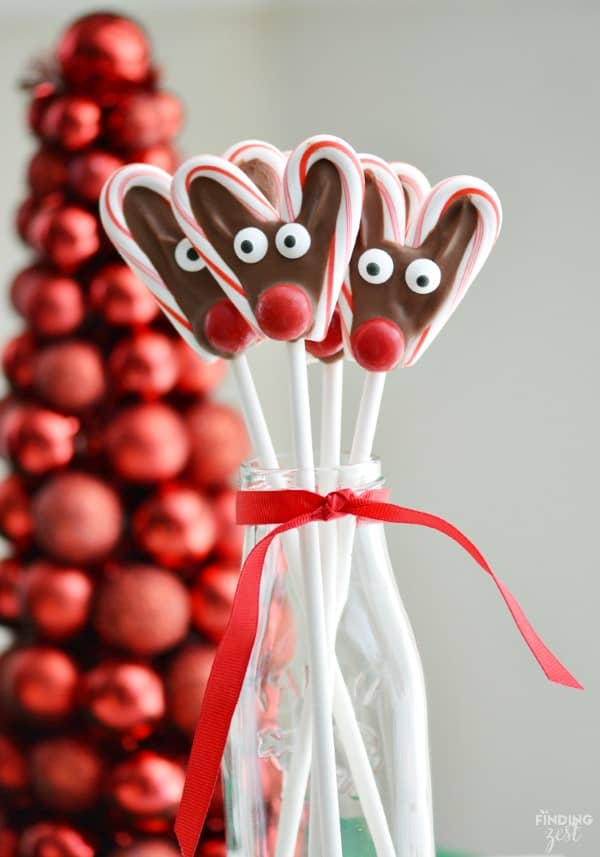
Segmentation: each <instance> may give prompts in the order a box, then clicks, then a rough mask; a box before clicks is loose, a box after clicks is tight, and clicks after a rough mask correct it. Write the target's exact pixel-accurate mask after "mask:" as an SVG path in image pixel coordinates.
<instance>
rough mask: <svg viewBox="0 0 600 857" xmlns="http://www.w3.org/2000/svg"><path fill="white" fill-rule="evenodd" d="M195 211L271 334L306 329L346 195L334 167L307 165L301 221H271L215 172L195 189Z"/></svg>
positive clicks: (287, 336)
mask: <svg viewBox="0 0 600 857" xmlns="http://www.w3.org/2000/svg"><path fill="white" fill-rule="evenodd" d="M189 197H190V204H191V207H192V211H193V213H194V216H195V218H196V220H197V221H198V223H199V224H200V225H201V227H202V229H203V231H204V233H205V234H206V237H207V238H208V240H209V241H210V243H211V244H212V246H213V247H214V249H215V250H216V251H217V253H218V254H219V256H220V257H221V258H222V259H223V260H224V261H225V263H226V264H227V266H228V267H229V268H230V269H231V270H232V271H233V272H234V273H235V275H236V277H237V278H238V280H239V281H240V283H242V285H243V288H244V292H245V294H246V297H247V300H248V303H249V304H250V308H251V310H252V312H253V313H254V315H255V317H256V320H257V321H258V324H259V326H260V328H261V330H262V331H264V333H265V334H266V335H267V336H269V337H270V338H272V339H282V340H294V339H299V338H301V337H303V336H305V335H306V334H307V333H308V332H309V330H310V328H311V326H312V323H313V318H314V312H315V307H316V304H317V301H318V299H319V294H320V291H321V286H322V283H323V279H324V277H325V270H326V266H327V258H328V253H329V245H330V243H331V239H332V237H333V233H334V230H335V223H336V218H337V213H338V209H339V206H340V199H341V184H340V179H339V176H338V173H337V170H336V169H335V167H334V166H333V165H332V164H330V163H329V162H327V161H319V162H317V163H316V164H315V165H314V166H313V167H312V168H311V169H310V171H309V172H308V175H307V178H306V184H305V187H304V202H303V206H302V209H301V210H300V213H299V215H298V217H297V218H296V220H295V222H293V223H285V222H284V221H283V220H281V219H277V220H273V221H270V222H265V221H263V220H260V219H259V218H257V217H255V216H254V215H253V213H252V212H251V211H250V210H249V209H248V208H246V207H245V206H244V205H242V204H241V203H240V201H239V200H238V199H237V198H236V196H235V195H233V194H231V193H230V192H229V191H228V190H227V189H226V188H224V187H223V186H222V185H220V184H218V183H217V182H214V181H212V180H211V179H209V178H202V177H200V178H197V179H194V181H192V183H191V185H190V188H189Z"/></svg>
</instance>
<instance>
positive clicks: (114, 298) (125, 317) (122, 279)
mask: <svg viewBox="0 0 600 857" xmlns="http://www.w3.org/2000/svg"><path fill="white" fill-rule="evenodd" d="M90 301H91V304H92V306H93V307H94V309H96V310H97V311H98V312H100V314H101V315H102V316H103V317H104V319H105V320H106V321H107V322H109V324H119V325H136V326H137V325H144V324H148V323H149V322H151V321H152V320H153V319H154V318H156V316H157V314H158V304H157V303H156V301H155V300H154V298H153V297H152V295H151V293H150V291H149V290H148V289H147V288H146V286H145V285H144V284H143V283H142V281H141V280H140V279H139V277H137V276H136V275H135V274H134V273H133V271H132V270H131V269H130V268H128V267H127V265H123V264H121V263H120V262H114V263H111V264H110V265H105V266H104V267H103V268H101V269H100V270H99V271H98V273H97V274H96V275H95V276H94V277H93V279H92V281H91V283H90Z"/></svg>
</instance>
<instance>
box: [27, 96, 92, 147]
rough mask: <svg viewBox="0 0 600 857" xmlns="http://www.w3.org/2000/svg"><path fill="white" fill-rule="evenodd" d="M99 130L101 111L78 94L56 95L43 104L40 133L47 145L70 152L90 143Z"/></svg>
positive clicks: (89, 100)
mask: <svg viewBox="0 0 600 857" xmlns="http://www.w3.org/2000/svg"><path fill="white" fill-rule="evenodd" d="M101 127H102V112H101V110H100V107H99V106H98V105H97V104H96V102H95V101H92V100H91V99H90V98H86V97H85V96H80V95H59V96H57V97H56V98H53V99H52V100H51V101H50V102H49V103H48V104H47V105H46V108H45V110H44V111H43V114H42V116H41V119H40V130H41V135H42V137H43V139H44V140H45V141H46V142H47V143H52V144H54V145H57V146H61V147H62V148H63V149H68V150H69V151H71V152H74V151H77V150H78V149H85V147H86V146H89V145H90V144H91V143H93V142H94V140H95V139H96V137H97V136H98V135H99V134H100V131H101Z"/></svg>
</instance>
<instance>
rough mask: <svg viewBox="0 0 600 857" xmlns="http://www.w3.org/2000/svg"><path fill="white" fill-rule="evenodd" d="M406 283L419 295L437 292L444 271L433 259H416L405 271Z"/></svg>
mask: <svg viewBox="0 0 600 857" xmlns="http://www.w3.org/2000/svg"><path fill="white" fill-rule="evenodd" d="M404 279H405V280H406V285H407V286H408V288H409V289H411V290H412V291H413V292H416V293H417V294H418V295H428V294H429V292H435V290H436V289H437V287H438V286H439V284H440V282H441V279H442V272H441V271H440V269H439V267H438V266H437V265H436V264H435V262H434V261H432V260H431V259H415V260H414V262H411V263H410V265H409V266H408V268H407V269H406V271H405V272H404Z"/></svg>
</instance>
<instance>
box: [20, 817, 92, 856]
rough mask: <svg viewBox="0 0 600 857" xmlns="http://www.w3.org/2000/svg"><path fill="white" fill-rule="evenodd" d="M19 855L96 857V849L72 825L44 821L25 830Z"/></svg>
mask: <svg viewBox="0 0 600 857" xmlns="http://www.w3.org/2000/svg"><path fill="white" fill-rule="evenodd" d="M19 857H94V849H93V848H92V846H91V845H90V844H89V842H88V841H87V840H86V839H84V837H83V836H82V834H81V833H79V832H78V831H77V830H75V828H73V827H71V826H70V825H68V824H62V823H60V822H55V821H43V822H41V823H40V824H34V825H33V826H32V827H28V828H27V829H26V830H25V831H24V832H23V834H22V836H21V839H20V842H19Z"/></svg>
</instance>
